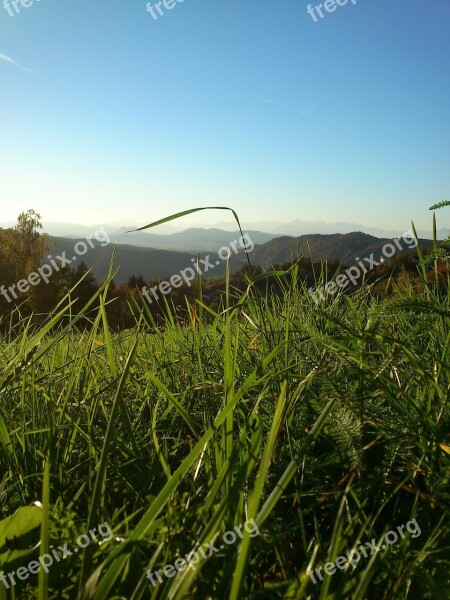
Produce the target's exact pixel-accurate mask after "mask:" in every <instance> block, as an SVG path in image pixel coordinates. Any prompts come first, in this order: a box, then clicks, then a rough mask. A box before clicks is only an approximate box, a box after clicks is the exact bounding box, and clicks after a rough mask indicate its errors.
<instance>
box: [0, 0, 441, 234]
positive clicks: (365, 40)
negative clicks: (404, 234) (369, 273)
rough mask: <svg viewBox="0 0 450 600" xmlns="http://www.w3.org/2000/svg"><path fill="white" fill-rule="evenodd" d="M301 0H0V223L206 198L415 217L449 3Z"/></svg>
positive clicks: (249, 215)
mask: <svg viewBox="0 0 450 600" xmlns="http://www.w3.org/2000/svg"><path fill="white" fill-rule="evenodd" d="M0 2H3V0H0ZM307 4H308V3H307V2H305V1H303V0H285V1H284V2H275V1H272V2H268V1H267V0H240V1H239V2H238V1H236V0H233V1H230V0H228V1H225V0H185V2H184V3H179V4H177V5H176V6H175V8H174V9H173V10H171V11H169V10H165V12H164V16H162V17H159V18H158V20H154V19H153V18H152V16H151V14H150V13H149V12H147V11H146V1H145V0H133V1H129V0H103V1H99V2H93V1H92V0H89V1H88V0H76V1H75V0H40V1H39V2H38V1H37V0H35V1H34V3H33V4H32V5H31V6H30V7H28V8H24V7H22V6H20V13H19V14H15V16H14V17H10V16H9V15H8V12H7V10H6V9H5V8H3V7H2V6H1V4H0V90H1V94H0V115H1V116H0V119H1V121H0V122H1V127H0V204H1V216H0V220H2V221H4V220H8V219H13V218H15V217H16V216H17V214H18V212H20V211H21V210H24V209H27V208H31V207H32V208H35V209H36V210H38V211H39V212H41V214H42V215H43V217H44V219H46V220H51V221H58V220H63V221H73V222H82V223H86V224H92V223H97V222H98V223H106V222H109V221H115V220H119V219H127V218H129V219H133V220H137V221H143V222H146V221H147V222H148V221H150V220H153V219H157V218H160V217H163V216H165V215H166V214H168V213H170V212H175V211H178V210H184V209H187V208H190V207H193V206H202V205H208V204H213V205H229V206H232V207H234V208H235V209H236V210H237V211H238V213H239V214H240V216H241V217H242V219H243V221H244V223H245V222H246V221H271V220H276V221H288V220H293V219H297V218H300V219H304V220H314V221H315V220H325V221H351V222H358V223H363V224H367V225H374V226H379V227H384V228H387V229H390V230H392V229H399V230H400V229H401V231H403V230H404V228H405V227H407V226H409V223H410V220H411V219H414V220H415V222H416V224H417V225H418V226H421V227H425V226H426V227H428V226H429V223H430V213H429V212H428V210H427V209H428V207H429V206H430V205H431V204H433V203H435V202H439V201H441V200H446V199H450V168H449V166H450V165H449V163H450V160H449V159H450V118H449V117H450V114H449V113H450V69H449V66H450V65H449V62H450V61H449V54H450V52H449V50H450V42H449V25H450V2H448V0H395V1H393V0H358V2H357V4H356V5H353V4H352V3H351V2H350V0H349V3H348V4H347V5H346V6H342V7H338V8H337V10H336V11H335V12H334V13H329V14H328V13H325V14H326V16H325V18H324V19H319V20H318V22H314V21H313V19H312V18H311V17H310V16H309V15H308V14H307V12H306V7H307ZM316 4H318V2H313V3H312V5H313V6H315V5H316ZM11 60H12V61H15V63H12V62H11ZM222 217H223V215H221V214H218V213H217V214H215V215H211V216H210V217H206V216H204V217H203V218H202V219H199V218H198V216H197V218H196V219H195V220H196V221H199V220H205V219H207V218H210V219H211V220H212V221H214V220H219V219H222ZM439 217H440V226H444V225H446V224H447V223H448V222H449V221H450V218H449V216H448V215H447V214H446V213H444V212H442V214H441V213H439Z"/></svg>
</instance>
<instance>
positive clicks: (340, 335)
mask: <svg viewBox="0 0 450 600" xmlns="http://www.w3.org/2000/svg"><path fill="white" fill-rule="evenodd" d="M423 275H424V281H423V283H422V285H420V286H415V287H413V285H412V284H411V283H409V282H408V281H403V282H399V283H396V284H393V287H392V288H391V290H390V293H389V295H388V294H386V295H384V296H383V297H376V296H375V295H374V294H373V293H372V290H371V288H370V286H368V285H363V286H361V287H360V288H359V289H358V290H357V291H355V293H353V294H350V295H343V294H339V295H338V296H334V297H331V296H330V297H329V298H327V299H326V300H325V301H324V302H322V303H321V304H320V305H316V304H315V302H314V301H313V300H312V298H311V297H310V295H309V294H308V292H307V290H306V289H305V288H304V287H302V285H301V284H298V283H297V281H296V280H297V278H296V277H293V278H292V280H291V283H290V284H289V285H285V288H284V290H283V293H282V294H276V295H274V294H267V295H264V294H261V293H260V292H259V291H257V290H255V289H254V287H253V286H252V285H249V288H248V290H247V291H246V292H245V293H244V294H240V295H239V296H236V294H235V293H234V291H233V290H232V289H228V290H227V293H226V294H225V295H224V298H223V306H222V307H221V309H220V310H219V311H218V312H214V311H213V310H212V309H210V308H208V307H207V306H206V305H205V304H203V303H202V300H201V298H200V299H199V300H198V302H197V303H196V304H192V305H188V306H187V310H188V312H189V318H188V322H187V323H186V322H185V323H180V322H179V321H178V320H177V318H176V315H174V314H173V311H171V310H170V300H169V304H168V310H167V316H166V322H165V324H164V326H162V327H159V326H158V327H155V326H154V323H152V320H151V314H150V312H149V311H148V310H146V309H145V308H144V309H143V310H141V311H138V310H137V309H135V320H136V325H135V327H134V328H132V329H129V330H127V331H124V332H121V333H113V332H112V331H111V330H110V328H109V326H108V321H107V316H106V311H105V306H104V304H105V301H104V298H106V289H107V285H108V283H107V282H106V283H105V284H104V286H103V287H102V288H101V290H100V292H99V294H98V296H99V299H100V308H99V309H98V310H97V309H95V310H92V305H87V306H86V307H85V308H84V309H83V311H82V312H81V313H80V314H78V315H72V314H71V303H72V302H73V298H74V297H75V296H76V290H74V291H73V292H72V293H69V294H68V295H67V297H66V298H65V299H64V300H63V302H62V303H60V305H59V306H58V308H57V309H56V311H54V313H53V314H52V315H50V316H49V317H48V319H47V320H46V322H45V323H44V325H42V326H41V327H40V328H39V329H33V328H32V327H31V326H29V325H28V321H27V320H22V321H21V320H20V319H19V320H18V323H16V324H14V326H13V327H11V328H10V333H9V334H8V335H5V336H4V337H3V340H2V342H1V358H0V360H1V376H0V447H1V454H0V468H1V471H0V497H1V515H0V516H1V518H2V519H3V521H2V522H0V571H2V574H3V583H2V582H1V581H0V600H10V599H28V598H39V599H41V600H44V599H47V598H52V599H53V598H84V599H89V598H92V599H95V600H112V599H121V598H124V599H127V600H138V599H150V598H167V599H169V598H199V599H208V598H210V599H216V598H217V599H222V598H223V599H225V598H230V599H236V600H237V599H240V598H254V599H258V598H284V599H292V600H294V599H301V598H313V599H315V598H317V599H319V598H320V599H336V600H338V599H345V598H352V599H361V600H364V599H366V598H368V599H376V600H380V599H392V598H420V599H422V598H423V599H425V598H438V599H445V598H449V597H450V575H449V573H450V520H449V506H450V404H449V390H450V360H449V354H450V306H449V298H450V295H449V291H450V287H449V281H448V280H447V281H446V282H445V285H442V282H441V285H440V286H437V285H434V284H433V282H431V283H430V282H429V281H428V280H426V279H427V278H426V276H425V272H424V271H423ZM273 277H277V275H273ZM323 277H324V281H325V280H326V273H324V274H323ZM436 277H438V273H437V271H436ZM319 283H320V282H318V284H319ZM280 285H284V284H280ZM131 309H133V307H131ZM86 315H87V316H88V317H89V319H90V321H91V325H90V326H89V327H87V328H84V329H82V328H81V327H80V326H79V324H80V318H81V316H86ZM35 502H38V504H33V503H35ZM19 509H20V511H19V513H17V516H16V518H15V519H14V518H13V519H9V520H7V519H8V518H9V517H11V516H12V515H13V514H14V513H15V511H17V510H19ZM100 525H103V529H100V527H99V526H100ZM93 528H97V531H98V532H101V531H103V532H105V531H108V532H110V534H109V533H108V536H106V535H105V536H102V535H97V536H96V539H93V538H94V537H95V535H94V536H90V538H91V541H90V542H87V543H86V541H85V540H86V539H89V534H90V532H91V531H92V530H93ZM230 532H234V533H230ZM386 534H387V536H386V537H385V535H386ZM80 536H81V537H80ZM395 538H396V539H395ZM80 540H84V544H82V543H81V541H80ZM224 542H225V543H224ZM211 544H212V546H211ZM64 545H66V546H65V548H66V549H69V550H70V552H67V550H66V552H65V554H66V556H65V558H64V559H60V560H57V559H56V556H55V554H53V555H52V549H53V550H55V549H56V548H58V547H64ZM83 545H84V547H82V546H83ZM200 548H202V551H200ZM358 548H359V550H358ZM74 549H76V552H75V551H74ZM196 549H197V550H198V551H197V550H196ZM363 549H365V550H363ZM194 550H195V553H194V552H193V551H194ZM55 552H56V550H55ZM61 552H62V551H61ZM189 553H190V554H189ZM44 555H47V563H45V560H44V561H43V562H41V563H40V564H41V565H42V564H48V567H47V568H46V569H44V568H40V569H39V571H38V572H36V573H34V574H33V573H32V572H31V569H29V570H28V571H27V569H28V565H29V564H30V562H31V561H37V560H38V559H39V557H41V558H42V557H43V556H44ZM186 555H188V559H187V562H186V560H180V559H182V558H183V557H186ZM48 557H50V558H48ZM340 557H346V558H345V560H344V559H342V560H340ZM50 559H52V564H50ZM177 560H179V562H178V563H177V564H175V563H176V561H177ZM183 563H184V564H183ZM327 563H329V564H328V565H327ZM38 564H39V563H38ZM174 565H175V566H174ZM324 565H325V566H324ZM21 567H25V568H26V569H25V571H20V570H19V569H20V568H21ZM316 569H318V570H316ZM35 570H36V569H35ZM46 571H47V572H46ZM158 571H159V575H156V572H158ZM13 572H14V573H15V575H13V576H12V577H13V579H14V583H13V579H12V578H11V577H9V575H8V574H10V573H13ZM25 572H26V575H25ZM19 573H22V576H21V575H19ZM5 581H6V584H5ZM153 583H154V584H155V585H153Z"/></svg>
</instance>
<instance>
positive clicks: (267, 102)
mask: <svg viewBox="0 0 450 600" xmlns="http://www.w3.org/2000/svg"><path fill="white" fill-rule="evenodd" d="M264 102H265V103H266V104H275V102H274V101H273V100H269V99H268V98H264Z"/></svg>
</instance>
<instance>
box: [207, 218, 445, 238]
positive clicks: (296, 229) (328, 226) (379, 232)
mask: <svg viewBox="0 0 450 600" xmlns="http://www.w3.org/2000/svg"><path fill="white" fill-rule="evenodd" d="M214 226H215V227H219V228H221V229H225V230H227V229H228V228H229V226H230V223H228V222H226V221H221V222H218V223H214ZM243 226H245V227H246V228H247V229H256V230H257V231H270V232H271V233H274V234H278V235H279V236H281V235H289V236H291V237H299V236H302V235H308V234H316V233H317V234H333V233H351V232H354V231H361V232H363V233H367V234H369V235H373V236H375V237H378V238H384V239H385V238H394V237H397V236H399V235H401V234H402V233H403V231H392V230H385V229H381V228H378V227H370V226H366V225H361V224H360V223H345V222H337V223H327V222H325V221H303V220H302V219H295V220H294V221H289V222H286V223H281V222H275V221H267V222H265V221H246V222H244V223H243ZM408 226H409V224H408ZM417 235H418V236H419V237H420V238H425V239H432V232H431V229H429V230H426V229H421V230H419V229H418V230H417ZM448 235H449V229H448V228H441V229H439V230H438V231H437V236H438V238H439V239H445V238H446V237H447V236H448Z"/></svg>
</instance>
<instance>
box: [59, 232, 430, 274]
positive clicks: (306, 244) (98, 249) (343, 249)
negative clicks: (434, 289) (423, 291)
mask: <svg viewBox="0 0 450 600" xmlns="http://www.w3.org/2000/svg"><path fill="white" fill-rule="evenodd" d="M238 237H239V236H238V235H235V236H234V237H233V235H231V236H230V235H228V240H227V241H228V243H230V241H233V240H234V239H236V240H237V239H238ZM50 240H51V241H52V242H54V244H55V246H54V248H52V250H51V255H52V256H53V257H56V256H58V255H60V254H61V253H62V252H65V255H66V257H67V258H69V259H70V260H72V259H75V258H76V253H75V252H74V247H76V244H77V241H83V240H82V239H80V240H75V239H71V238H58V237H50ZM220 240H221V242H222V241H223V237H222V235H221V236H220ZM252 241H253V242H254V240H253V239H252ZM390 242H391V238H377V237H375V236H371V235H368V234H366V233H362V232H352V233H347V234H336V233H335V234H330V235H322V234H314V235H305V236H299V237H296V238H293V237H289V236H282V237H277V238H273V239H271V240H269V241H267V242H265V243H262V244H258V245H255V247H254V249H253V251H252V252H250V253H249V258H250V261H251V263H252V264H254V265H259V266H261V267H262V268H264V269H269V268H270V267H271V265H272V264H275V263H278V264H281V263H283V262H286V261H289V260H290V259H292V258H295V257H299V256H303V257H306V258H311V259H312V260H313V261H319V260H322V259H324V260H325V259H328V260H338V261H340V262H343V263H344V264H346V265H347V266H350V265H351V264H353V263H355V262H356V261H357V260H358V259H363V258H364V257H370V256H371V255H372V254H373V256H374V258H379V257H380V256H381V251H382V248H383V246H384V245H385V244H387V243H390ZM225 245H226V244H223V243H221V244H220V245H211V246H210V247H209V249H208V250H209V252H205V251H204V250H199V251H198V256H199V257H200V258H202V259H205V257H206V256H207V255H208V256H209V260H210V263H211V265H213V266H211V267H209V268H208V272H207V273H205V269H204V268H202V271H203V272H204V273H205V276H206V277H222V276H223V275H224V274H225V261H224V260H222V259H219V257H218V256H217V251H218V250H219V249H220V248H221V247H223V246H225ZM420 245H421V246H422V247H423V248H431V246H432V242H431V241H430V240H425V239H420ZM401 247H402V249H404V250H402V251H408V250H411V247H410V246H409V245H408V244H406V243H404V242H402V243H401ZM238 249H240V248H239V246H238ZM112 250H113V246H112V245H111V244H109V245H104V246H101V245H97V244H96V245H95V247H94V248H92V249H91V248H89V249H88V251H87V252H86V253H85V254H84V255H83V256H79V257H77V258H76V261H74V262H73V264H72V266H76V265H77V264H78V263H79V262H81V261H84V262H85V263H86V264H87V265H88V267H90V268H92V270H93V273H94V275H95V276H96V277H97V279H98V280H99V281H101V280H103V279H104V278H105V277H106V275H107V273H108V268H109V264H110V260H111V255H112ZM196 257H197V252H195V253H190V252H181V251H174V250H161V249H155V248H144V247H136V246H132V245H130V244H117V245H116V251H115V260H114V264H115V265H116V266H119V267H120V268H119V272H118V274H117V276H116V277H115V281H116V282H117V283H119V282H127V281H128V279H129V278H130V277H131V276H132V275H136V276H139V275H142V276H143V277H144V279H145V280H146V281H149V280H150V279H154V278H157V277H160V278H162V279H166V278H169V277H171V276H172V275H174V274H176V273H179V272H180V271H181V270H183V269H186V268H188V267H191V268H192V262H193V260H195V258H196ZM246 263H247V258H246V256H245V252H244V251H243V250H242V249H240V252H239V253H238V254H235V255H234V254H233V256H232V259H231V269H232V270H233V271H235V270H237V269H238V268H240V267H241V266H243V265H245V264H246Z"/></svg>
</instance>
